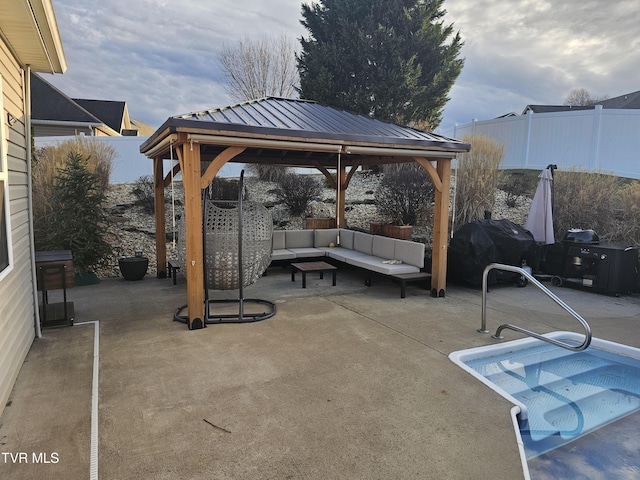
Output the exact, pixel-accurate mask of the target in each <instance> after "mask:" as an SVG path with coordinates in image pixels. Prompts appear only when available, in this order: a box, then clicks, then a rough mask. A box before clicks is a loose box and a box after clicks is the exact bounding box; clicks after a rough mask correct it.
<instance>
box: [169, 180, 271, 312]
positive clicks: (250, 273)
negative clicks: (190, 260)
mask: <svg viewBox="0 0 640 480" xmlns="http://www.w3.org/2000/svg"><path fill="white" fill-rule="evenodd" d="M243 177H244V171H243V172H242V173H241V176H240V184H239V188H238V201H237V202H235V201H222V200H215V199H211V198H210V197H209V194H208V191H207V190H205V191H204V192H203V230H204V243H203V247H204V283H205V285H204V291H205V318H206V320H205V323H224V322H226V323H238V322H254V321H258V320H264V319H266V318H269V317H272V316H273V315H275V313H276V307H275V304H274V303H272V302H269V301H267V300H260V299H251V298H249V299H245V298H244V294H243V288H244V287H247V286H249V285H251V284H253V283H255V282H256V281H257V280H258V279H259V278H260V277H261V276H262V274H263V273H264V272H265V270H266V269H267V267H268V266H269V264H270V263H271V251H272V234H273V220H272V218H271V212H269V210H267V208H266V207H265V206H264V205H262V204H260V203H256V202H247V201H244V200H243V199H242V192H243V190H244V189H243ZM178 255H179V257H180V262H181V264H182V269H183V271H186V226H185V223H184V220H183V219H181V221H180V225H179V233H178ZM209 290H238V298H237V299H224V300H210V299H209ZM229 302H236V303H238V314H237V315H236V314H235V313H234V314H218V315H216V314H215V313H212V312H211V308H210V306H211V305H212V304H216V303H218V304H219V303H229ZM245 302H251V303H260V304H264V305H267V306H269V311H266V312H262V313H251V314H248V313H245V312H244V303H245ZM185 307H186V305H183V306H182V307H180V308H178V310H177V311H176V313H175V315H174V318H175V319H176V320H179V321H183V322H186V321H187V318H186V317H184V316H183V315H181V311H182V310H183V309H184V308H185Z"/></svg>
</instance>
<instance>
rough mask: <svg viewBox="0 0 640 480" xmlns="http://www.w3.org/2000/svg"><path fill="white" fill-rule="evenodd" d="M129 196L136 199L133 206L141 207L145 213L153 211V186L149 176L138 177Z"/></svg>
mask: <svg viewBox="0 0 640 480" xmlns="http://www.w3.org/2000/svg"><path fill="white" fill-rule="evenodd" d="M131 194H132V195H133V196H134V197H135V198H136V200H135V202H134V203H135V204H136V205H139V206H140V207H142V209H143V211H145V212H146V213H153V212H154V210H155V185H154V183H153V177H152V176H151V175H143V176H142V177H139V178H138V179H137V180H136V181H135V182H134V183H133V187H132V188H131Z"/></svg>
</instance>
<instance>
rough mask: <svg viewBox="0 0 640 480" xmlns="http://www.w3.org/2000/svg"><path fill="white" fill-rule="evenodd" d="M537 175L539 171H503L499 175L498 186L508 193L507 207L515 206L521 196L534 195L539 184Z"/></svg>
mask: <svg viewBox="0 0 640 480" xmlns="http://www.w3.org/2000/svg"><path fill="white" fill-rule="evenodd" d="M534 174H535V175H534ZM537 177H538V172H532V173H528V172H522V171H505V172H502V173H501V174H500V175H499V180H498V188H499V189H500V190H502V191H503V192H504V193H505V194H506V199H505V203H506V204H507V207H509V208H513V207H515V206H516V204H517V203H518V198H519V197H523V196H528V197H532V196H533V194H534V192H535V189H536V187H537V185H538V178H537Z"/></svg>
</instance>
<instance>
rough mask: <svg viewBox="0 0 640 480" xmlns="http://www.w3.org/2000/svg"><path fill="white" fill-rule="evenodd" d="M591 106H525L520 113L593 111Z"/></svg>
mask: <svg viewBox="0 0 640 480" xmlns="http://www.w3.org/2000/svg"><path fill="white" fill-rule="evenodd" d="M594 108H595V107H594V106H593V105H585V106H579V107H573V106H571V105H527V106H526V107H525V108H524V110H523V111H522V115H526V114H527V113H529V112H533V113H550V112H570V111H575V110H593V109H594Z"/></svg>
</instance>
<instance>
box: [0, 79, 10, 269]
mask: <svg viewBox="0 0 640 480" xmlns="http://www.w3.org/2000/svg"><path fill="white" fill-rule="evenodd" d="M3 99H4V97H3V94H2V77H1V76H0V112H2V121H1V122H0V279H2V277H4V276H5V275H7V273H9V266H10V265H11V242H10V240H9V238H10V234H11V229H10V220H9V175H8V172H7V137H6V129H7V128H8V124H7V113H6V112H5V110H4V102H3Z"/></svg>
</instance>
